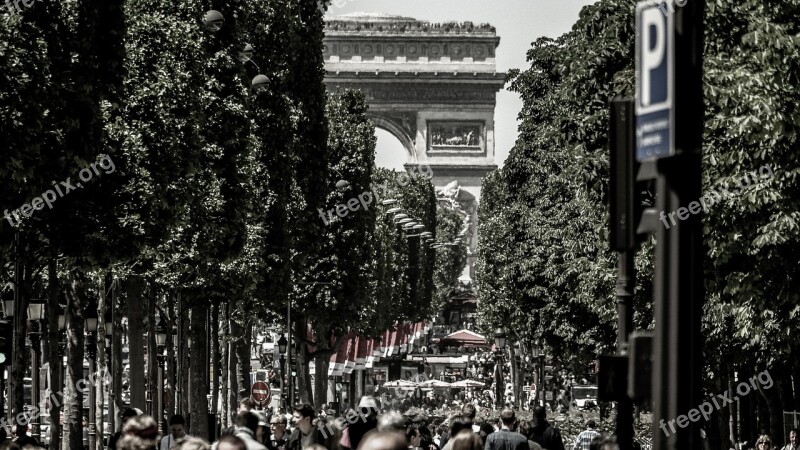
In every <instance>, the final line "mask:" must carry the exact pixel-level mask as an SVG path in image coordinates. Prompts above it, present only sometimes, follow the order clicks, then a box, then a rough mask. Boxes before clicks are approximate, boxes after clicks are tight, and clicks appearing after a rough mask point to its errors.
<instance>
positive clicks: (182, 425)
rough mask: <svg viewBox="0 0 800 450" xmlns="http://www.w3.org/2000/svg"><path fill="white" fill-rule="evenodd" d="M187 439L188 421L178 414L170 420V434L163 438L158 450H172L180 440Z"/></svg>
mask: <svg viewBox="0 0 800 450" xmlns="http://www.w3.org/2000/svg"><path fill="white" fill-rule="evenodd" d="M184 437H186V421H185V420H184V419H183V416H182V415H180V414H176V415H174V416H172V417H170V419H169V434H168V435H166V436H164V437H163V438H161V445H159V446H158V450H170V449H171V448H172V446H173V445H174V444H175V442H177V441H178V440H180V439H183V438H184Z"/></svg>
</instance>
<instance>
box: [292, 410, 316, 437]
mask: <svg viewBox="0 0 800 450" xmlns="http://www.w3.org/2000/svg"><path fill="white" fill-rule="evenodd" d="M314 417H315V414H314V407H313V406H311V405H309V404H308V403H303V404H302V405H297V406H295V407H294V408H292V419H293V420H294V424H295V426H296V427H297V428H298V429H299V430H300V432H301V433H303V434H308V433H310V432H311V429H312V428H313V424H312V423H311V422H312V421H313V420H314Z"/></svg>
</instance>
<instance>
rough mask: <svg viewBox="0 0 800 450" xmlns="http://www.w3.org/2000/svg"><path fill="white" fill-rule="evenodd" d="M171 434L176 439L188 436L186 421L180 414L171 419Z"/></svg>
mask: <svg viewBox="0 0 800 450" xmlns="http://www.w3.org/2000/svg"><path fill="white" fill-rule="evenodd" d="M169 434H171V435H172V437H173V438H175V439H180V438H182V437H184V436H186V421H185V420H184V419H183V416H182V415H180V414H175V415H174V416H172V417H170V418H169Z"/></svg>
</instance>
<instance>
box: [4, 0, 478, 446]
mask: <svg viewBox="0 0 800 450" xmlns="http://www.w3.org/2000/svg"><path fill="white" fill-rule="evenodd" d="M211 9H214V10H218V11H219V12H221V13H222V15H223V17H224V23H223V24H222V27H221V28H219V29H218V30H215V29H213V28H211V27H206V26H204V23H203V20H202V19H203V17H204V14H205V12H206V11H207V10H211ZM322 15H323V12H322V11H320V9H319V8H318V5H317V4H316V2H307V1H304V0H291V1H285V0H250V1H244V0H226V1H222V0H211V1H208V0H207V1H197V0H179V1H175V2H161V1H157V0H79V1H76V2H67V3H64V2H45V3H37V4H36V5H34V6H33V7H31V8H28V9H25V10H23V11H21V12H20V13H19V14H11V13H8V14H6V13H5V12H4V13H3V15H2V18H0V20H2V22H3V23H2V26H0V53H2V54H3V58H2V61H1V62H0V83H2V84H1V85H2V89H0V104H2V105H4V106H3V108H1V109H0V134H1V135H2V136H4V139H5V140H6V143H7V146H6V148H7V150H4V154H3V158H2V161H0V180H2V181H3V183H4V189H3V190H2V192H0V208H2V209H3V210H9V211H15V210H17V209H18V208H20V206H21V205H23V204H26V203H31V202H32V199H33V198H34V197H36V196H40V195H42V193H43V192H45V191H47V190H49V189H51V188H53V187H54V186H56V185H58V184H60V183H59V182H60V181H62V180H67V179H69V178H71V180H72V181H71V182H72V183H73V184H74V183H76V182H77V179H78V174H79V173H80V171H81V169H82V168H84V167H89V166H90V165H91V164H92V163H93V162H96V161H98V160H102V161H110V162H111V164H113V167H114V168H113V170H106V171H105V172H101V173H99V174H96V175H95V176H94V177H91V178H90V179H88V180H83V178H80V180H81V182H82V185H79V186H78V188H76V189H74V190H72V191H70V192H65V193H63V195H60V196H59V198H58V199H57V201H55V202H54V203H52V207H50V206H49V205H48V207H47V208H41V209H35V210H33V211H27V212H28V213H30V214H24V217H21V219H22V220H20V221H19V223H14V222H12V221H10V220H9V221H3V222H2V224H0V267H2V270H3V273H2V276H3V278H4V279H5V280H7V281H10V282H12V286H13V287H14V289H13V293H14V295H15V303H16V311H17V314H16V315H15V324H14V325H15V326H14V329H15V336H14V342H13V347H14V349H15V351H14V359H13V361H12V362H11V365H12V372H11V377H10V382H11V390H10V391H11V393H12V395H11V396H10V397H11V398H10V402H9V403H10V405H9V406H10V408H9V412H10V413H11V414H17V413H19V412H22V411H23V409H24V397H23V387H22V380H23V378H24V376H25V373H26V371H27V369H28V368H29V363H28V357H29V355H27V353H26V352H25V351H24V350H23V349H24V347H25V333H24V330H25V329H26V325H25V323H26V320H27V318H26V313H25V307H26V305H27V304H28V302H29V300H30V299H31V298H39V297H43V298H47V299H48V305H47V320H46V323H45V324H44V333H45V339H44V342H45V351H44V360H45V361H47V362H51V363H52V364H50V367H58V366H59V365H60V364H58V363H57V361H60V357H59V353H58V344H57V343H58V340H59V332H58V324H57V319H56V318H57V316H58V308H59V305H64V306H65V307H66V322H67V323H66V333H65V339H66V355H67V359H68V364H67V369H66V371H65V377H66V379H65V380H60V379H58V374H57V373H55V372H58V371H51V384H52V386H51V388H52V389H54V390H58V388H59V387H60V386H66V390H65V394H74V395H72V396H71V397H70V398H73V400H71V401H69V402H67V403H66V404H65V405H63V408H64V424H65V430H64V438H63V442H62V441H60V440H59V433H58V429H57V427H54V432H53V439H52V441H51V446H50V448H52V449H55V448H58V447H59V446H62V447H63V448H64V449H70V448H80V447H81V446H82V443H81V441H82V421H81V415H82V411H81V407H80V405H81V404H82V395H81V392H71V391H70V390H73V391H74V386H75V382H76V381H77V380H79V379H81V378H83V362H84V359H85V355H84V344H85V343H84V338H85V333H84V332H83V319H84V317H85V315H86V313H87V311H95V310H97V311H99V313H100V314H99V317H100V331H99V333H103V331H102V330H104V328H105V314H104V312H105V311H107V310H109V309H111V310H113V311H114V312H115V315H114V317H113V318H112V320H114V321H115V322H116V323H115V325H117V326H115V327H114V330H115V333H114V338H113V339H112V343H113V344H112V347H111V351H112V357H113V358H112V367H113V368H114V374H113V375H114V376H115V377H119V376H120V373H121V369H122V360H121V358H122V356H121V355H122V351H121V350H122V348H121V340H120V335H121V333H122V327H121V326H120V325H121V323H122V322H121V317H122V316H123V315H124V316H126V317H127V330H126V333H127V338H128V341H127V342H128V345H129V348H130V355H129V359H130V375H129V376H130V380H131V383H130V387H131V392H130V393H131V397H130V404H131V405H132V406H135V407H140V408H142V409H145V408H144V404H145V394H144V384H143V383H140V382H139V380H140V379H142V378H144V379H148V380H153V379H154V377H155V372H154V371H155V369H154V367H155V364H149V365H148V373H145V367H144V356H143V354H142V352H143V349H144V347H145V343H144V342H143V336H144V335H145V332H146V333H148V334H147V336H148V337H147V346H148V349H149V351H148V353H149V354H150V355H151V356H152V355H153V354H154V349H155V347H154V345H155V341H154V332H155V324H156V323H157V320H156V316H159V317H161V318H163V320H165V321H166V322H167V323H168V324H170V325H174V326H176V327H177V328H178V334H177V339H173V338H170V339H169V340H168V341H169V342H168V345H167V354H168V359H169V360H172V357H174V356H176V355H180V358H178V362H177V364H176V365H173V366H170V365H168V366H167V367H173V369H171V370H170V369H168V372H167V378H168V379H169V380H170V383H171V385H172V386H175V387H176V391H180V392H181V393H182V394H181V395H179V396H176V397H175V403H177V404H174V403H172V402H170V408H172V409H171V410H175V411H183V412H186V411H191V423H190V427H191V429H192V434H195V435H199V436H203V435H207V431H208V430H207V421H206V413H207V412H208V411H209V406H212V407H214V408H216V407H217V406H218V405H215V404H212V405H209V403H208V400H207V398H206V394H207V393H208V390H209V384H214V383H217V381H216V377H217V374H219V375H220V376H221V377H222V380H221V381H219V384H217V385H216V386H217V387H218V386H219V385H222V386H223V388H225V389H228V395H226V396H224V398H225V399H226V400H224V402H226V403H227V404H228V406H230V405H232V404H234V403H235V400H237V397H238V396H239V395H246V393H248V392H249V376H248V374H249V356H250V345H251V344H252V342H250V338H249V337H250V336H252V333H251V328H252V327H253V326H254V324H256V323H259V322H272V321H273V320H275V319H277V318H280V317H285V314H286V312H287V309H291V311H292V313H291V314H292V319H293V323H294V324H295V326H294V330H292V332H293V333H294V336H295V339H293V342H295V343H296V352H297V353H296V354H297V358H298V360H297V364H298V382H299V386H298V393H299V396H300V398H301V399H303V400H307V401H311V400H312V399H313V400H316V403H323V402H324V401H325V398H324V392H325V386H324V385H322V384H321V383H322V382H324V380H326V379H327V369H326V367H327V366H326V364H327V360H328V358H329V356H330V355H331V354H332V353H333V352H334V351H336V349H337V346H338V344H339V343H340V342H341V339H340V338H341V336H343V335H344V334H345V333H346V332H347V331H349V330H356V331H359V332H362V333H364V334H365V335H376V334H377V333H379V332H380V331H381V330H383V329H386V328H387V327H391V326H393V325H394V324H395V323H397V322H399V321H416V320H423V319H427V318H429V317H430V316H431V313H432V308H433V307H434V306H435V304H436V303H437V302H441V299H442V298H444V297H445V296H446V295H447V294H446V293H449V291H450V288H451V287H452V285H453V284H454V283H455V281H456V278H457V276H458V274H459V273H460V270H461V268H462V267H463V264H464V261H465V253H464V252H465V250H464V248H463V247H461V248H449V247H448V248H446V250H443V249H438V250H436V249H432V248H430V246H428V245H427V244H426V243H425V242H424V241H423V240H422V239H420V237H409V238H406V237H405V236H404V235H403V233H404V231H403V230H401V229H400V227H399V226H398V225H397V224H396V223H395V222H394V221H393V218H392V216H390V215H387V214H384V212H385V211H384V210H385V209H386V206H384V205H381V204H380V203H379V202H377V199H376V201H373V202H372V203H371V205H369V208H366V207H365V208H363V209H362V210H359V211H355V212H351V213H349V214H348V215H346V216H345V217H341V218H337V220H335V221H333V222H331V223H325V222H324V221H323V220H321V219H320V217H319V214H318V211H320V210H321V211H328V210H330V209H331V208H334V209H335V208H336V205H338V204H347V202H348V201H349V200H350V199H352V198H357V196H358V195H359V194H362V193H363V192H366V191H369V190H370V186H371V185H373V184H383V185H386V186H388V187H389V188H388V190H387V191H386V192H383V193H382V194H383V197H384V198H390V197H391V198H394V199H396V200H397V202H398V203H397V204H396V205H395V206H397V207H401V208H402V209H403V212H404V213H406V214H408V215H409V216H412V217H414V218H416V219H418V220H419V222H420V223H422V224H424V225H425V227H426V228H425V230H428V231H430V232H431V233H432V237H433V238H438V239H441V240H448V241H451V240H453V239H455V237H456V234H457V232H458V229H457V227H455V226H453V225H452V223H451V222H453V220H452V217H451V216H452V214H453V213H452V211H449V210H441V209H438V210H437V205H436V199H435V195H434V192H433V187H432V185H431V184H430V182H429V180H427V179H425V178H423V177H421V176H418V175H417V176H410V177H408V181H406V179H405V178H404V179H402V180H400V179H398V175H397V174H395V173H393V172H388V171H377V170H375V169H374V168H373V166H374V151H375V138H374V126H373V125H372V124H371V123H370V122H369V121H368V120H367V118H366V108H367V107H366V105H365V103H364V98H363V95H361V94H360V93H354V92H342V93H338V94H333V95H328V96H326V93H325V86H324V84H323V76H324V67H323V59H322V37H323V20H322ZM248 44H249V45H250V46H252V48H254V49H255V53H254V55H253V56H252V57H250V56H249V55H247V54H246V53H243V50H244V49H245V47H246V45H248ZM257 74H266V78H267V80H268V87H267V88H264V85H263V84H262V85H261V86H260V87H261V88H259V89H255V88H251V82H250V80H251V79H253V78H254V77H255V75H257ZM106 165H108V164H106ZM103 167H105V166H103ZM339 178H343V179H345V180H347V181H348V183H349V187H348V188H346V189H336V188H335V187H334V185H335V182H336V180H337V179H339ZM60 194H61V193H60ZM439 217H442V218H445V219H446V220H443V222H442V223H443V225H442V227H441V228H440V227H438V226H437V222H438V218H439ZM445 259H446V260H447V261H448V262H446V263H443V262H442V261H444V260H445ZM437 261H438V263H437ZM10 292H11V291H8V292H7V293H10ZM111 294H113V295H111ZM4 295H5V293H4ZM434 299H437V301H434ZM157 311H158V312H157ZM120 312H121V313H122V314H120ZM309 329H310V330H313V332H312V333H311V334H310V335H311V336H313V339H314V340H315V344H316V347H315V351H314V352H313V353H309V352H308V350H307V346H306V345H304V344H305V342H306V340H307V338H308V336H309V331H308V330H309ZM101 335H102V334H101ZM187 336H191V339H192V342H191V346H189V345H188V339H184V338H185V337H187ZM209 339H210V340H211V341H212V342H211V344H212V345H211V346H210V348H213V349H215V351H214V352H211V354H210V355H209V354H207V353H206V352H205V351H204V349H207V348H209V342H208V340H209ZM99 341H100V342H98V343H97V359H98V363H99V364H100V367H102V364H103V361H104V360H105V355H104V352H105V346H104V345H103V343H102V339H100V340H99ZM209 358H211V359H212V361H209V360H208V359H209ZM312 359H316V362H317V364H316V367H317V368H318V369H317V370H318V372H317V376H316V380H317V381H318V382H319V383H318V384H317V386H316V389H314V390H315V391H316V392H315V393H316V395H315V396H312V387H311V386H310V382H309V381H310V377H309V374H308V363H309V361H310V360H312ZM209 366H212V367H214V368H215V370H214V372H213V380H210V379H209V375H208V372H209V371H208V368H209ZM115 386H121V383H119V382H118V381H115ZM149 386H150V387H149V389H150V390H151V391H152V392H153V393H155V392H157V389H156V388H155V387H154V383H152V382H151V383H150V385H149ZM115 394H120V393H119V392H115ZM212 401H213V402H214V403H216V397H214V400H212ZM101 402H102V397H100V399H98V405H99V404H100V403H101ZM115 403H116V405H115V406H116V407H117V408H121V407H122V406H123V405H122V396H121V395H116V397H115ZM223 406H225V405H223ZM59 409H60V408H58V407H55V408H52V409H51V412H50V417H51V423H53V424H57V423H59V414H60V411H59ZM228 409H230V407H229V408H228ZM100 411H101V412H100V414H98V416H99V417H102V409H100ZM100 429H101V430H102V427H101V428H100ZM101 441H102V439H98V444H97V445H98V448H99V446H100V445H102V444H100V442H101Z"/></svg>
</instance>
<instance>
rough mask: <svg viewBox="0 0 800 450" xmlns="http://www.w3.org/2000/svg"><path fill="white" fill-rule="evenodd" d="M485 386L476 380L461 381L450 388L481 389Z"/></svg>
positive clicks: (452, 384)
mask: <svg viewBox="0 0 800 450" xmlns="http://www.w3.org/2000/svg"><path fill="white" fill-rule="evenodd" d="M484 386H485V385H484V384H483V383H481V382H480V381H476V380H460V381H456V382H455V383H451V384H450V387H460V388H481V387H484Z"/></svg>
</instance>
